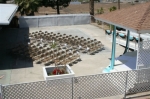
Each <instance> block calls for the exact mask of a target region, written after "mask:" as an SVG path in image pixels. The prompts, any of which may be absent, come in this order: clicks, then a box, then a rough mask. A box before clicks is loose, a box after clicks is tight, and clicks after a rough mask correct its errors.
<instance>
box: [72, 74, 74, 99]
mask: <svg viewBox="0 0 150 99" xmlns="http://www.w3.org/2000/svg"><path fill="white" fill-rule="evenodd" d="M73 79H74V78H73V77H72V99H73V84H74V82H73Z"/></svg>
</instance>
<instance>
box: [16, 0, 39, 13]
mask: <svg viewBox="0 0 150 99" xmlns="http://www.w3.org/2000/svg"><path fill="white" fill-rule="evenodd" d="M15 3H16V4H17V5H18V6H19V8H18V11H19V12H20V14H21V15H24V14H26V15H34V12H37V11H38V8H39V6H40V0H15Z"/></svg>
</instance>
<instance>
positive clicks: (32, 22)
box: [19, 14, 91, 28]
mask: <svg viewBox="0 0 150 99" xmlns="http://www.w3.org/2000/svg"><path fill="white" fill-rule="evenodd" d="M90 23H91V16H90V14H62V15H44V16H24V17H20V18H19V26H20V28H26V27H46V26H64V25H80V24H90Z"/></svg>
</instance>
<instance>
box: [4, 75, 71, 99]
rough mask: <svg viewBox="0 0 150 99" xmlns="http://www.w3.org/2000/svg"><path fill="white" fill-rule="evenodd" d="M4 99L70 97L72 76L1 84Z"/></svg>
mask: <svg viewBox="0 0 150 99" xmlns="http://www.w3.org/2000/svg"><path fill="white" fill-rule="evenodd" d="M3 98H4V99H62V98H63V99H71V98H72V78H68V79H59V80H49V81H40V82H32V83H23V84H15V85H7V86H3Z"/></svg>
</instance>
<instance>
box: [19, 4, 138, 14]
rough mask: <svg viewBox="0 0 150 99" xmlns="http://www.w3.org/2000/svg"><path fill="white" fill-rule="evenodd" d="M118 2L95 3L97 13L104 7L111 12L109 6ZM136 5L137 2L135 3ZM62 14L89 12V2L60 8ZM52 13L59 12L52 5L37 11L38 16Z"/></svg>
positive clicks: (105, 10)
mask: <svg viewBox="0 0 150 99" xmlns="http://www.w3.org/2000/svg"><path fill="white" fill-rule="evenodd" d="M117 5H118V4H117V3H95V7H94V9H95V14H97V9H100V8H101V7H103V9H104V13H107V12H109V8H110V7H112V6H116V7H117ZM135 5H136V4H135ZM131 6H134V5H131V3H121V4H120V8H121V9H122V8H126V7H131ZM60 13H61V14H78V13H89V3H85V4H74V5H73V4H70V5H69V6H68V7H66V8H62V9H61V10H60ZM46 14H48V15H52V14H57V11H56V9H52V8H51V7H40V8H39V11H38V12H36V13H35V15H36V16H38V15H46ZM17 16H20V14H19V13H17Z"/></svg>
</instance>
